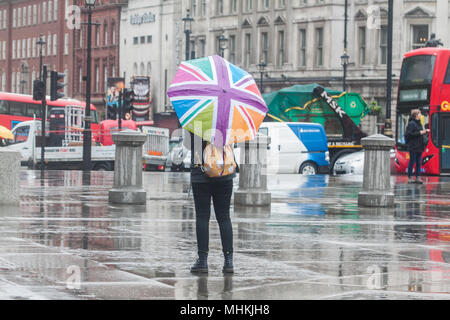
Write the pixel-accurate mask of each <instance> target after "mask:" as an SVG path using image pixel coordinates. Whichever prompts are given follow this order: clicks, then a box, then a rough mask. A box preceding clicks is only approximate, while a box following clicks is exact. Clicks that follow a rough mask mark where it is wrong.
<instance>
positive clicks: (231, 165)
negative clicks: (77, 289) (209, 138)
mask: <svg viewBox="0 0 450 320" xmlns="http://www.w3.org/2000/svg"><path fill="white" fill-rule="evenodd" d="M236 166H237V165H236V161H235V159H234V154H233V149H232V148H231V146H229V145H227V146H224V147H217V146H214V145H212V144H211V143H208V144H207V145H206V147H205V150H203V172H204V173H205V174H206V175H207V176H208V177H210V178H218V177H224V176H228V175H231V174H233V173H235V172H236Z"/></svg>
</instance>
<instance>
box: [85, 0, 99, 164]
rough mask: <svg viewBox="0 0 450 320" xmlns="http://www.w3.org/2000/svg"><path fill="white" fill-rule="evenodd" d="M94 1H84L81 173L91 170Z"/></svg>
mask: <svg viewBox="0 0 450 320" xmlns="http://www.w3.org/2000/svg"><path fill="white" fill-rule="evenodd" d="M95 2H96V0H86V7H87V9H88V22H87V27H88V30H87V60H86V108H85V117H84V134H83V171H84V172H88V171H90V170H91V146H92V132H91V62H92V61H91V60H92V59H91V50H92V46H91V41H92V8H93V7H94V6H95Z"/></svg>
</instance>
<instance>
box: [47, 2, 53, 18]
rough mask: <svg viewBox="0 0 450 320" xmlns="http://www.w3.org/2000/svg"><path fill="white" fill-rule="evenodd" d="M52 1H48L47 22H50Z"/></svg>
mask: <svg viewBox="0 0 450 320" xmlns="http://www.w3.org/2000/svg"><path fill="white" fill-rule="evenodd" d="M52 4H53V3H52V1H51V0H50V1H49V2H48V23H50V22H52V14H53V11H52V10H53V6H52Z"/></svg>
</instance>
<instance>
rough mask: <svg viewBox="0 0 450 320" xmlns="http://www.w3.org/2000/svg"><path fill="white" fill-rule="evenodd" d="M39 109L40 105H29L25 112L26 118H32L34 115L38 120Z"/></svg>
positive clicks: (39, 115)
mask: <svg viewBox="0 0 450 320" xmlns="http://www.w3.org/2000/svg"><path fill="white" fill-rule="evenodd" d="M41 108H42V106H40V105H37V104H31V103H29V104H28V106H27V111H26V114H27V117H34V115H36V118H40V117H41Z"/></svg>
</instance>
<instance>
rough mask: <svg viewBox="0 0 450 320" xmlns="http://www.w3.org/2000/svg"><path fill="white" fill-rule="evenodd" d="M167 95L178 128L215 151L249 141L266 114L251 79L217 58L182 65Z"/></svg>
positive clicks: (263, 104) (247, 74)
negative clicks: (177, 121)
mask: <svg viewBox="0 0 450 320" xmlns="http://www.w3.org/2000/svg"><path fill="white" fill-rule="evenodd" d="M167 94H168V96H169V98H170V100H171V102H172V105H173V107H174V109H175V112H176V113H177V116H178V119H179V120H180V123H181V126H182V127H183V128H185V129H186V130H188V131H190V132H192V133H194V134H196V135H199V136H202V138H203V139H204V140H207V141H210V142H211V143H213V144H214V145H216V146H219V147H221V146H224V145H228V144H231V143H237V142H243V141H246V140H251V139H253V138H254V137H255V136H256V133H257V131H258V129H259V126H260V125H261V123H262V121H263V120H264V118H265V116H266V113H267V111H268V109H267V106H266V103H265V102H264V99H263V98H262V96H261V93H260V91H259V89H258V86H257V85H256V82H255V80H254V79H253V77H252V76H251V75H250V74H249V73H247V72H246V71H244V70H242V69H240V68H238V67H236V66H235V65H233V64H231V63H230V62H228V61H226V60H225V59H223V58H221V57H219V56H217V55H216V56H211V57H206V58H201V59H196V60H190V61H185V62H182V63H181V65H180V67H179V68H178V71H177V73H176V75H175V79H174V80H173V82H172V84H171V86H170V88H169V90H168V92H167Z"/></svg>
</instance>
